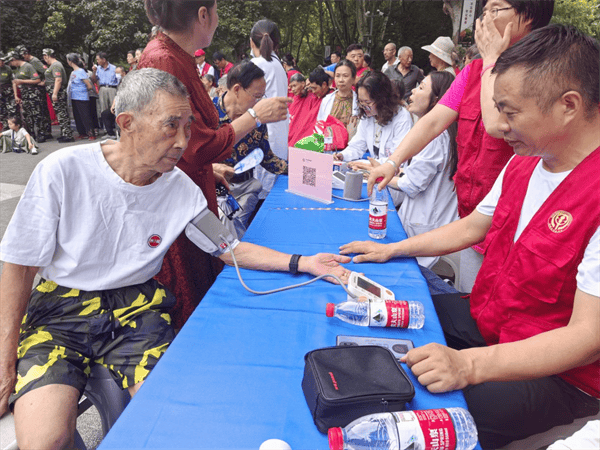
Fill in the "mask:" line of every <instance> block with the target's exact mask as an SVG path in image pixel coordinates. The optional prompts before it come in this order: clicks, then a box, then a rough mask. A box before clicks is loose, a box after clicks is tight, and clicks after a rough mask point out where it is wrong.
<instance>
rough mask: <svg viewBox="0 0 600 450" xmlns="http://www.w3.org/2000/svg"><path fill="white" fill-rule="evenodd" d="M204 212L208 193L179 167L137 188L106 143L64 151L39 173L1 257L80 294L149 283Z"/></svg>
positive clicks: (10, 227) (4, 242)
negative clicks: (107, 154)
mask: <svg viewBox="0 0 600 450" xmlns="http://www.w3.org/2000/svg"><path fill="white" fill-rule="evenodd" d="M205 207H206V200H205V198H204V196H203V195H202V191H201V190H200V189H199V188H198V187H197V186H196V185H195V183H194V182H193V181H192V180H191V179H190V178H189V177H188V176H187V175H185V174H184V173H183V172H182V171H181V170H179V169H178V168H175V169H174V170H173V171H171V172H169V173H165V174H163V175H162V176H161V177H160V178H158V179H157V180H156V181H155V182H154V183H152V184H150V185H147V186H135V185H133V184H130V183H127V182H125V181H123V179H122V178H121V177H119V175H117V174H116V173H115V172H114V171H113V170H112V168H111V167H110V166H109V165H108V163H107V162H106V160H105V159H104V155H103V153H102V149H101V144H100V143H94V144H86V145H79V146H75V147H69V148H65V149H63V150H59V151H57V152H55V153H53V154H51V155H49V156H48V157H47V158H45V159H44V160H43V161H41V162H40V163H39V164H38V165H37V167H36V168H35V170H34V172H33V174H32V175H31V178H30V179H29V182H28V183H27V187H26V188H25V192H24V193H23V196H22V197H21V200H20V201H19V204H18V205H17V208H16V210H15V213H14V215H13V217H12V219H11V221H10V223H9V225H8V228H7V230H6V233H5V234H4V237H3V239H2V243H0V259H1V260H2V261H6V262H10V263H13V264H20V265H24V266H33V267H40V271H39V274H40V275H41V276H42V277H43V278H46V279H48V280H52V281H54V282H56V283H58V284H59V285H61V286H65V287H69V288H74V289H82V290H86V291H91V290H105V289H115V288H119V287H123V286H130V285H134V284H139V283H144V282H146V281H147V280H149V279H150V278H152V277H153V276H154V275H156V274H157V273H158V272H159V270H160V268H161V265H162V260H163V257H164V255H165V253H166V252H167V250H168V248H169V247H170V246H171V244H172V243H173V241H174V240H175V239H176V238H177V237H178V236H179V235H180V234H181V232H182V231H183V230H184V228H185V226H186V225H187V224H188V222H189V221H190V220H192V219H193V218H194V217H195V216H197V215H198V214H199V213H200V211H201V210H202V209H204V208H205ZM199 251H200V250H199Z"/></svg>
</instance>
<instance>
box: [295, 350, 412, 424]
mask: <svg viewBox="0 0 600 450" xmlns="http://www.w3.org/2000/svg"><path fill="white" fill-rule="evenodd" d="M304 364H305V365H304V377H303V379H302V391H303V392H304V397H305V398H306V403H307V404H308V407H309V409H310V412H311V414H312V417H313V420H314V422H315V425H316V426H317V428H318V429H319V431H320V432H321V433H327V430H328V429H329V428H332V427H345V426H346V425H348V424H349V423H350V422H352V421H353V420H354V419H357V418H359V417H362V416H365V415H367V414H373V413H379V412H389V411H402V410H404V409H405V407H406V403H407V402H409V401H411V400H412V399H413V397H414V396H415V388H414V386H413V384H412V383H411V381H410V379H409V378H408V376H407V375H406V373H405V372H404V370H403V369H402V367H401V366H400V363H399V362H398V361H397V360H396V358H395V357H394V355H393V354H392V352H390V351H389V350H388V349H387V348H384V347H379V346H376V345H364V346H350V347H345V346H344V347H327V348H320V349H317V350H313V351H311V352H308V353H307V354H306V355H305V356H304Z"/></svg>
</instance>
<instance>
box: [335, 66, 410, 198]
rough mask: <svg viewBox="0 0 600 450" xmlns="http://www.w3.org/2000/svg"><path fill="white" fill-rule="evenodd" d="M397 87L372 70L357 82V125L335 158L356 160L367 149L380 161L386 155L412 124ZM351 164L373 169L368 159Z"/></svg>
mask: <svg viewBox="0 0 600 450" xmlns="http://www.w3.org/2000/svg"><path fill="white" fill-rule="evenodd" d="M397 86H398V85H397V84H392V82H391V81H390V79H389V78H388V77H387V76H385V75H384V74H383V73H381V72H379V71H376V72H371V73H369V74H367V75H366V76H365V77H363V78H361V79H360V80H359V81H358V83H357V85H356V92H357V94H358V110H359V113H358V117H359V119H360V120H359V122H358V128H357V130H356V134H355V135H354V137H353V138H352V139H351V140H350V142H349V143H348V147H346V148H345V149H344V150H343V151H342V152H340V153H337V154H336V155H335V159H337V160H338V161H356V160H360V159H361V158H362V157H363V155H364V154H365V153H366V152H369V154H370V157H371V158H372V159H374V160H378V161H379V162H382V161H385V160H387V159H388V158H389V156H390V155H391V154H392V152H393V151H394V149H395V148H396V147H397V146H398V145H400V142H401V141H402V139H404V137H405V136H406V134H407V133H408V132H409V131H410V129H411V128H412V125H413V121H412V117H411V115H410V113H409V112H408V111H407V110H406V108H404V107H403V106H402V104H401V103H402V97H403V95H404V93H400V92H398V88H397ZM350 166H351V167H352V168H355V169H371V168H372V167H371V164H370V163H369V162H367V161H357V162H356V163H353V164H351V165H350ZM392 198H393V199H394V204H395V205H398V204H399V201H400V196H399V195H395V194H394V193H392Z"/></svg>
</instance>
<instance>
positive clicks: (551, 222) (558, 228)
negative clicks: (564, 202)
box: [548, 210, 573, 233]
mask: <svg viewBox="0 0 600 450" xmlns="http://www.w3.org/2000/svg"><path fill="white" fill-rule="evenodd" d="M571 222H573V216H572V215H571V213H569V212H567V211H560V210H559V211H555V212H554V213H553V214H552V215H551V216H550V218H549V219H548V228H550V231H552V232H553V233H562V232H563V231H565V230H566V229H567V228H569V226H570V225H571Z"/></svg>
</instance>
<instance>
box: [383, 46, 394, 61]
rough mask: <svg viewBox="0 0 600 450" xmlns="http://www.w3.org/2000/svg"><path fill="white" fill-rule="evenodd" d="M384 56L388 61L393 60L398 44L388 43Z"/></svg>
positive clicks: (384, 49)
mask: <svg viewBox="0 0 600 450" xmlns="http://www.w3.org/2000/svg"><path fill="white" fill-rule="evenodd" d="M383 57H384V58H385V60H386V61H393V60H394V58H395V57H396V46H395V45H393V44H388V45H386V46H385V47H384V48H383Z"/></svg>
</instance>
